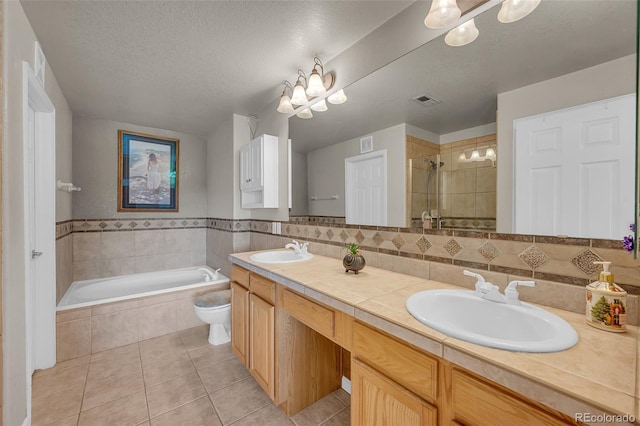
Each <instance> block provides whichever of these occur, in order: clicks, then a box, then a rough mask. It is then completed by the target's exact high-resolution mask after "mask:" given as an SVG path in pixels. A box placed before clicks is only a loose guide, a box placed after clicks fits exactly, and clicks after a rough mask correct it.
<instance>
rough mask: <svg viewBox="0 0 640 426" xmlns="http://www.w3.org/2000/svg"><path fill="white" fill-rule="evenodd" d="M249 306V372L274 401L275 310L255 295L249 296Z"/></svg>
mask: <svg viewBox="0 0 640 426" xmlns="http://www.w3.org/2000/svg"><path fill="white" fill-rule="evenodd" d="M249 306H250V308H249V323H250V324H251V326H250V327H249V348H250V351H249V371H250V372H251V375H252V376H253V377H254V378H255V379H256V381H257V382H258V384H259V385H260V387H262V389H264V391H265V392H266V393H267V395H269V397H270V398H271V399H272V400H274V399H275V346H274V345H275V315H276V308H275V307H274V306H273V305H272V304H271V303H269V302H267V301H265V300H262V298H260V297H259V296H257V295H256V294H255V293H251V294H250V295H249Z"/></svg>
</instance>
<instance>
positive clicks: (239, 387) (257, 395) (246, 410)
mask: <svg viewBox="0 0 640 426" xmlns="http://www.w3.org/2000/svg"><path fill="white" fill-rule="evenodd" d="M214 365H220V364H214ZM210 396H211V401H212V402H213V406H214V407H215V408H216V411H217V412H218V415H219V416H220V420H222V423H223V424H225V425H228V424H230V423H233V422H234V421H236V420H238V419H241V418H243V417H244V416H246V415H247V414H251V413H253V412H254V411H256V410H259V409H260V408H263V407H265V406H267V405H269V404H271V399H270V398H269V396H268V395H267V394H266V393H265V392H264V391H263V390H262V388H261V387H260V386H259V385H258V383H256V381H255V380H253V378H248V379H246V380H243V381H241V382H238V383H234V384H233V385H231V386H227V387H226V388H224V389H220V390H219V391H217V392H214V393H211V394H210ZM334 399H335V398H334Z"/></svg>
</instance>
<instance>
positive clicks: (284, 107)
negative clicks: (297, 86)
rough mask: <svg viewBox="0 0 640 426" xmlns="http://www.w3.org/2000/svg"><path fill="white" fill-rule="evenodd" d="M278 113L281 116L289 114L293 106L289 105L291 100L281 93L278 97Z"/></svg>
mask: <svg viewBox="0 0 640 426" xmlns="http://www.w3.org/2000/svg"><path fill="white" fill-rule="evenodd" d="M278 112H281V113H283V114H291V113H292V112H293V105H291V99H290V98H289V95H287V94H286V93H283V94H282V96H280V104H278Z"/></svg>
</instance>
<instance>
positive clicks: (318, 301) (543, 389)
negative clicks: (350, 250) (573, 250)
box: [230, 253, 638, 425]
mask: <svg viewBox="0 0 640 426" xmlns="http://www.w3.org/2000/svg"><path fill="white" fill-rule="evenodd" d="M250 255H251V253H240V254H233V255H231V257H230V258H231V261H232V262H233V263H234V265H233V270H232V273H231V281H232V283H231V289H232V349H233V351H234V353H235V354H236V355H237V356H238V358H239V359H240V360H241V361H242V362H243V363H244V364H245V366H247V368H248V369H249V370H250V371H251V374H252V375H253V377H255V379H256V380H257V382H258V383H259V384H260V385H261V386H262V388H263V389H264V390H265V392H267V394H268V395H269V396H270V397H271V398H272V400H273V401H274V402H275V403H276V404H277V405H279V406H280V407H281V408H282V409H283V410H284V411H285V413H286V414H288V415H293V414H295V413H296V412H298V411H300V410H301V409H303V408H304V407H306V406H308V405H310V404H312V403H313V402H315V401H317V400H318V399H320V398H322V397H323V396H325V395H326V394H328V393H330V392H332V391H333V390H335V389H337V388H339V387H340V386H341V378H342V376H345V377H347V378H349V379H350V380H351V390H352V394H351V423H352V424H353V425H371V424H402V425H450V424H465V425H484V424H491V425H517V424H544V425H568V424H582V423H581V422H580V421H576V417H575V415H576V414H577V413H587V414H584V415H583V417H582V418H583V419H585V420H588V419H587V418H586V415H592V416H597V415H606V414H619V415H623V414H629V415H633V416H635V417H636V418H637V417H638V394H637V392H638V390H637V386H638V375H637V366H636V364H637V359H638V340H637V327H630V330H629V332H628V333H625V334H623V335H619V334H612V333H605V332H602V331H599V330H595V329H591V328H590V327H588V326H587V325H586V324H584V319H583V317H582V316H581V315H577V314H573V313H568V312H564V311H560V310H554V309H550V308H549V310H552V311H553V312H554V313H556V314H557V315H560V316H561V317H563V318H564V319H565V320H566V321H568V322H569V323H570V324H571V325H572V326H573V327H574V328H575V329H576V331H577V332H578V334H579V338H580V340H579V342H578V344H577V345H576V346H574V347H573V348H571V349H568V350H566V351H563V352H557V353H548V354H534V353H530V354H523V353H515V352H508V351H503V350H498V349H492V348H487V347H482V346H478V345H475V344H472V343H467V342H464V341H461V340H457V339H454V338H451V337H448V336H446V335H444V334H442V333H439V332H437V331H435V330H433V329H431V328H429V327H426V326H425V325H423V324H421V323H419V322H418V321H417V320H415V319H414V318H413V317H412V316H411V315H410V314H409V313H408V312H407V311H406V309H405V307H404V304H405V301H406V299H407V298H408V297H409V296H410V295H411V294H414V293H416V292H418V291H423V290H428V289H436V288H455V287H454V286H451V285H448V284H443V283H438V282H434V281H429V280H424V279H421V278H417V277H412V276H406V275H402V274H398V273H393V272H390V271H386V270H382V269H377V268H367V269H365V270H363V272H362V273H361V274H358V275H357V276H356V275H351V274H344V270H343V268H342V267H341V264H340V261H339V260H337V259H332V258H327V257H323V256H317V255H314V258H313V259H311V260H309V261H305V262H299V263H295V264H262V263H256V262H253V261H251V260H250V259H249V256H250ZM497 326H499V324H497ZM612 348H615V350H614V351H613V352H610V350H613V349H612ZM603 360H605V361H606V362H608V363H611V367H610V368H602V361H603ZM585 423H587V424H589V423H590V422H589V421H586V422H585ZM620 424H625V423H624V422H621V423H620Z"/></svg>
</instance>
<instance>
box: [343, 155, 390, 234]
mask: <svg viewBox="0 0 640 426" xmlns="http://www.w3.org/2000/svg"><path fill="white" fill-rule="evenodd" d="M345 209H346V212H345V213H346V218H345V220H346V222H347V223H349V224H360V225H376V226H386V225H387V151H386V150H381V151H375V152H371V153H368V154H363V155H358V156H356V157H350V158H347V159H345Z"/></svg>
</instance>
